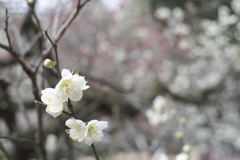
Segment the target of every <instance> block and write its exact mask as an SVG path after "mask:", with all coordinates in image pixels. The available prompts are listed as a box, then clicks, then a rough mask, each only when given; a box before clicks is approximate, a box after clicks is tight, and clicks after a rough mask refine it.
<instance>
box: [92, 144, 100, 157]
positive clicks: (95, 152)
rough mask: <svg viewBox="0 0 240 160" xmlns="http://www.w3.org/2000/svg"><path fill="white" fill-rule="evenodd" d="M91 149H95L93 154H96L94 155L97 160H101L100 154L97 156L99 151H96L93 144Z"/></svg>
mask: <svg viewBox="0 0 240 160" xmlns="http://www.w3.org/2000/svg"><path fill="white" fill-rule="evenodd" d="M91 147H92V149H93V152H94V155H95V158H96V160H100V159H99V157H98V154H97V150H96V148H95V145H94V144H92V145H91Z"/></svg>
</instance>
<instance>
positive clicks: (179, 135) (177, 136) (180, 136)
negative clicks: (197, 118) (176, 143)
mask: <svg viewBox="0 0 240 160" xmlns="http://www.w3.org/2000/svg"><path fill="white" fill-rule="evenodd" d="M182 136H183V134H182V132H180V131H178V132H176V133H175V134H174V137H175V138H176V139H180V138H182Z"/></svg>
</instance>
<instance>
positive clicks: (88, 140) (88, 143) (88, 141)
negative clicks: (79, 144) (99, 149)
mask: <svg viewBox="0 0 240 160" xmlns="http://www.w3.org/2000/svg"><path fill="white" fill-rule="evenodd" d="M85 142H86V144H87V145H89V146H90V145H91V144H92V143H93V141H92V139H91V138H90V137H86V138H85Z"/></svg>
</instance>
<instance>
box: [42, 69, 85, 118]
mask: <svg viewBox="0 0 240 160" xmlns="http://www.w3.org/2000/svg"><path fill="white" fill-rule="evenodd" d="M61 74H62V79H61V80H60V81H59V82H58V84H57V85H56V87H55V88H46V89H44V90H42V96H41V100H42V101H43V102H44V103H45V104H47V108H46V112H47V113H48V114H50V115H52V116H53V117H54V118H55V117H57V116H59V115H60V114H61V113H62V112H63V110H64V108H65V102H66V101H67V100H68V99H70V100H72V101H79V100H80V99H81V98H82V95H83V93H82V92H83V90H86V89H88V88H89V86H88V85H86V83H87V82H86V80H85V78H84V77H82V76H80V75H79V74H72V73H71V72H70V71H69V70H67V69H63V70H62V73H61Z"/></svg>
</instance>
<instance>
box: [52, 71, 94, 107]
mask: <svg viewBox="0 0 240 160" xmlns="http://www.w3.org/2000/svg"><path fill="white" fill-rule="evenodd" d="M86 83H87V82H86V80H85V78H84V77H82V76H80V75H79V74H74V75H73V74H72V73H71V72H70V71H69V70H67V69H63V70H62V79H61V80H60V81H59V82H58V84H57V85H56V87H55V89H56V92H57V96H58V98H59V100H60V101H61V102H65V101H67V99H68V98H70V99H71V100H72V101H79V100H80V99H81V98H82V94H83V93H82V91H83V90H86V89H88V88H89V86H87V85H86Z"/></svg>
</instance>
